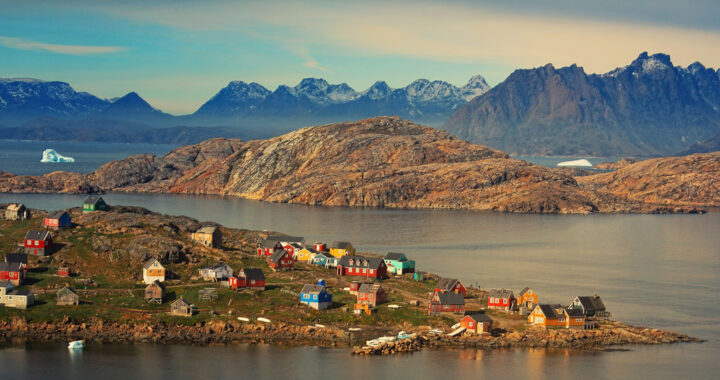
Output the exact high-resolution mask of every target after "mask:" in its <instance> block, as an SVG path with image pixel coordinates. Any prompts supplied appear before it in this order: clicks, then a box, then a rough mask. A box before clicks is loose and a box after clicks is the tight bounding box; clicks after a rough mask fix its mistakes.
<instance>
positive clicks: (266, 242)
mask: <svg viewBox="0 0 720 380" xmlns="http://www.w3.org/2000/svg"><path fill="white" fill-rule="evenodd" d="M278 244H280V241H279V240H274V239H265V240H264V241H263V242H262V243H260V248H275V246H276V245H278Z"/></svg>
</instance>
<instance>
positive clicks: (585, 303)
mask: <svg viewBox="0 0 720 380" xmlns="http://www.w3.org/2000/svg"><path fill="white" fill-rule="evenodd" d="M568 308H569V309H577V310H581V311H582V313H583V315H585V316H586V317H595V318H603V319H609V318H610V313H608V312H607V311H606V310H605V303H603V301H602V299H601V298H600V296H598V295H597V294H596V295H594V296H578V297H575V299H574V300H573V302H572V303H571V304H570V306H568Z"/></svg>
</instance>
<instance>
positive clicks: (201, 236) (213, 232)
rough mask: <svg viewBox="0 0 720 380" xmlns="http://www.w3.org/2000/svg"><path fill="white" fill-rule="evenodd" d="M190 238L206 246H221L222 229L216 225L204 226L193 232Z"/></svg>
mask: <svg viewBox="0 0 720 380" xmlns="http://www.w3.org/2000/svg"><path fill="white" fill-rule="evenodd" d="M190 238H191V239H192V240H194V241H196V242H198V243H200V244H202V245H204V246H206V247H213V248H222V231H220V228H219V227H216V226H205V227H202V228H200V229H199V230H197V231H195V232H193V233H192V234H191V235H190Z"/></svg>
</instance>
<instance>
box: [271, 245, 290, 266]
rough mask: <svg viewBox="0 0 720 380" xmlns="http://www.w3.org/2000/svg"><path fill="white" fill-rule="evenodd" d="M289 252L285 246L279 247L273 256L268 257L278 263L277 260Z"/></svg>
mask: <svg viewBox="0 0 720 380" xmlns="http://www.w3.org/2000/svg"><path fill="white" fill-rule="evenodd" d="M287 254H288V251H287V249H284V248H283V249H278V250H277V251H275V253H273V254H272V256H270V257H269V258H268V260H270V261H271V262H273V263H276V262H278V261H280V259H281V258H282V257H283V256H285V255H287Z"/></svg>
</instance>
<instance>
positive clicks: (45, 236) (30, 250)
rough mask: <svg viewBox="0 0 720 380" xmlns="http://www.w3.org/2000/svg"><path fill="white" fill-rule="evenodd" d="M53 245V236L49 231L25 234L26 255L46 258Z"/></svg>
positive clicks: (31, 231) (34, 231) (33, 231)
mask: <svg viewBox="0 0 720 380" xmlns="http://www.w3.org/2000/svg"><path fill="white" fill-rule="evenodd" d="M52 245H53V240H52V236H51V235H50V232H48V231H39V230H30V231H28V232H27V233H26V234H25V242H24V246H25V253H27V254H29V255H35V256H45V253H46V251H49V250H50V249H51V248H52ZM47 253H49V252H47Z"/></svg>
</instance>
